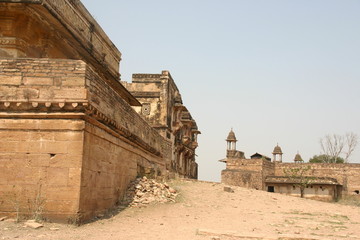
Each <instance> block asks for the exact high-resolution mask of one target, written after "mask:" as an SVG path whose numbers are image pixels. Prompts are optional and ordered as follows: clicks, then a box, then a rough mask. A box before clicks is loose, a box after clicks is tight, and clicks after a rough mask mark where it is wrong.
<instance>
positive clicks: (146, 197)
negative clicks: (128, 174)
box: [122, 177, 178, 207]
mask: <svg viewBox="0 0 360 240" xmlns="http://www.w3.org/2000/svg"><path fill="white" fill-rule="evenodd" d="M177 195H178V193H177V191H176V190H175V189H174V188H172V187H170V186H169V185H168V184H167V183H159V182H156V181H155V180H153V179H148V178H147V177H142V178H137V179H136V180H135V181H133V182H131V184H130V186H129V188H128V190H127V191H126V195H125V198H124V200H123V201H122V204H123V205H129V206H131V207H137V206H146V205H148V204H151V203H166V202H175V198H176V196H177Z"/></svg>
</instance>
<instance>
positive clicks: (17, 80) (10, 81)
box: [0, 73, 22, 85]
mask: <svg viewBox="0 0 360 240" xmlns="http://www.w3.org/2000/svg"><path fill="white" fill-rule="evenodd" d="M21 79H22V77H21V76H6V75H3V74H1V73H0V84H1V85H21Z"/></svg>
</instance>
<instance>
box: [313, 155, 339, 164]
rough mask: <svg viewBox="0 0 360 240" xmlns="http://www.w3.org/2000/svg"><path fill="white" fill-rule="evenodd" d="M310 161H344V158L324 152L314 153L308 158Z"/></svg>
mask: <svg viewBox="0 0 360 240" xmlns="http://www.w3.org/2000/svg"><path fill="white" fill-rule="evenodd" d="M309 162H310V163H344V162H345V160H344V159H343V158H342V157H336V158H335V157H331V156H329V155H326V154H321V155H314V156H313V157H312V158H310V160H309Z"/></svg>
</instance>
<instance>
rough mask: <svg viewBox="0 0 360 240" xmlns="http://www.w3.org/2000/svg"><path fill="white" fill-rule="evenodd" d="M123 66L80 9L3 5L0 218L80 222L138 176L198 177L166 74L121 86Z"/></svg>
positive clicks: (6, 0) (49, 0)
mask: <svg viewBox="0 0 360 240" xmlns="http://www.w3.org/2000/svg"><path fill="white" fill-rule="evenodd" d="M120 60H121V53H120V52H119V50H118V49H117V48H116V47H115V45H114V44H113V43H112V42H111V40H110V39H109V38H108V36H107V35H106V34H105V33H104V31H103V30H102V29H101V27H100V26H99V25H98V23H97V22H96V21H95V19H94V18H93V17H92V16H91V14H90V13H89V12H88V11H87V10H86V9H85V7H84V6H83V4H82V3H81V2H80V1H73V0H0V173H1V174H0V213H1V214H10V215H11V214H16V213H17V212H20V213H21V214H31V213H32V212H33V211H35V210H36V209H34V208H35V207H41V208H42V214H43V216H44V217H45V218H48V219H51V220H55V221H68V222H83V221H86V220H89V219H91V218H93V217H94V216H97V215H98V214H101V213H104V212H105V211H107V210H108V209H109V208H111V207H113V206H114V205H116V204H117V203H118V202H119V201H120V200H121V199H122V197H123V195H124V193H125V191H126V188H127V186H128V185H129V183H130V182H131V181H132V180H134V179H135V178H136V177H137V176H150V177H174V176H179V177H187V178H195V179H196V178H197V163H196V162H195V156H196V155H195V149H196V148H197V145H198V144H197V135H198V134H200V131H199V130H198V127H197V125H196V122H195V120H194V119H193V118H192V116H191V114H190V112H189V110H188V109H187V108H186V106H185V105H184V104H183V101H182V98H181V94H180V92H179V89H178V88H177V86H176V83H175V81H174V79H173V77H172V76H171V74H170V72H169V71H162V72H161V73H159V74H134V75H133V79H132V82H131V83H127V82H122V81H120V69H119V64H120ZM159 72H160V71H159ZM39 199H41V200H42V201H41V204H42V205H41V206H30V205H29V203H32V202H34V201H36V200H39ZM14 203H16V206H17V208H16V209H15V208H14Z"/></svg>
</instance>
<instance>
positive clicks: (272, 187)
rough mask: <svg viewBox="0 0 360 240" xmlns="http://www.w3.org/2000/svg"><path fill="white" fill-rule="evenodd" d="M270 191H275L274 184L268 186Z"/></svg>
mask: <svg viewBox="0 0 360 240" xmlns="http://www.w3.org/2000/svg"><path fill="white" fill-rule="evenodd" d="M267 190H268V192H275V188H274V186H268V189H267Z"/></svg>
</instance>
